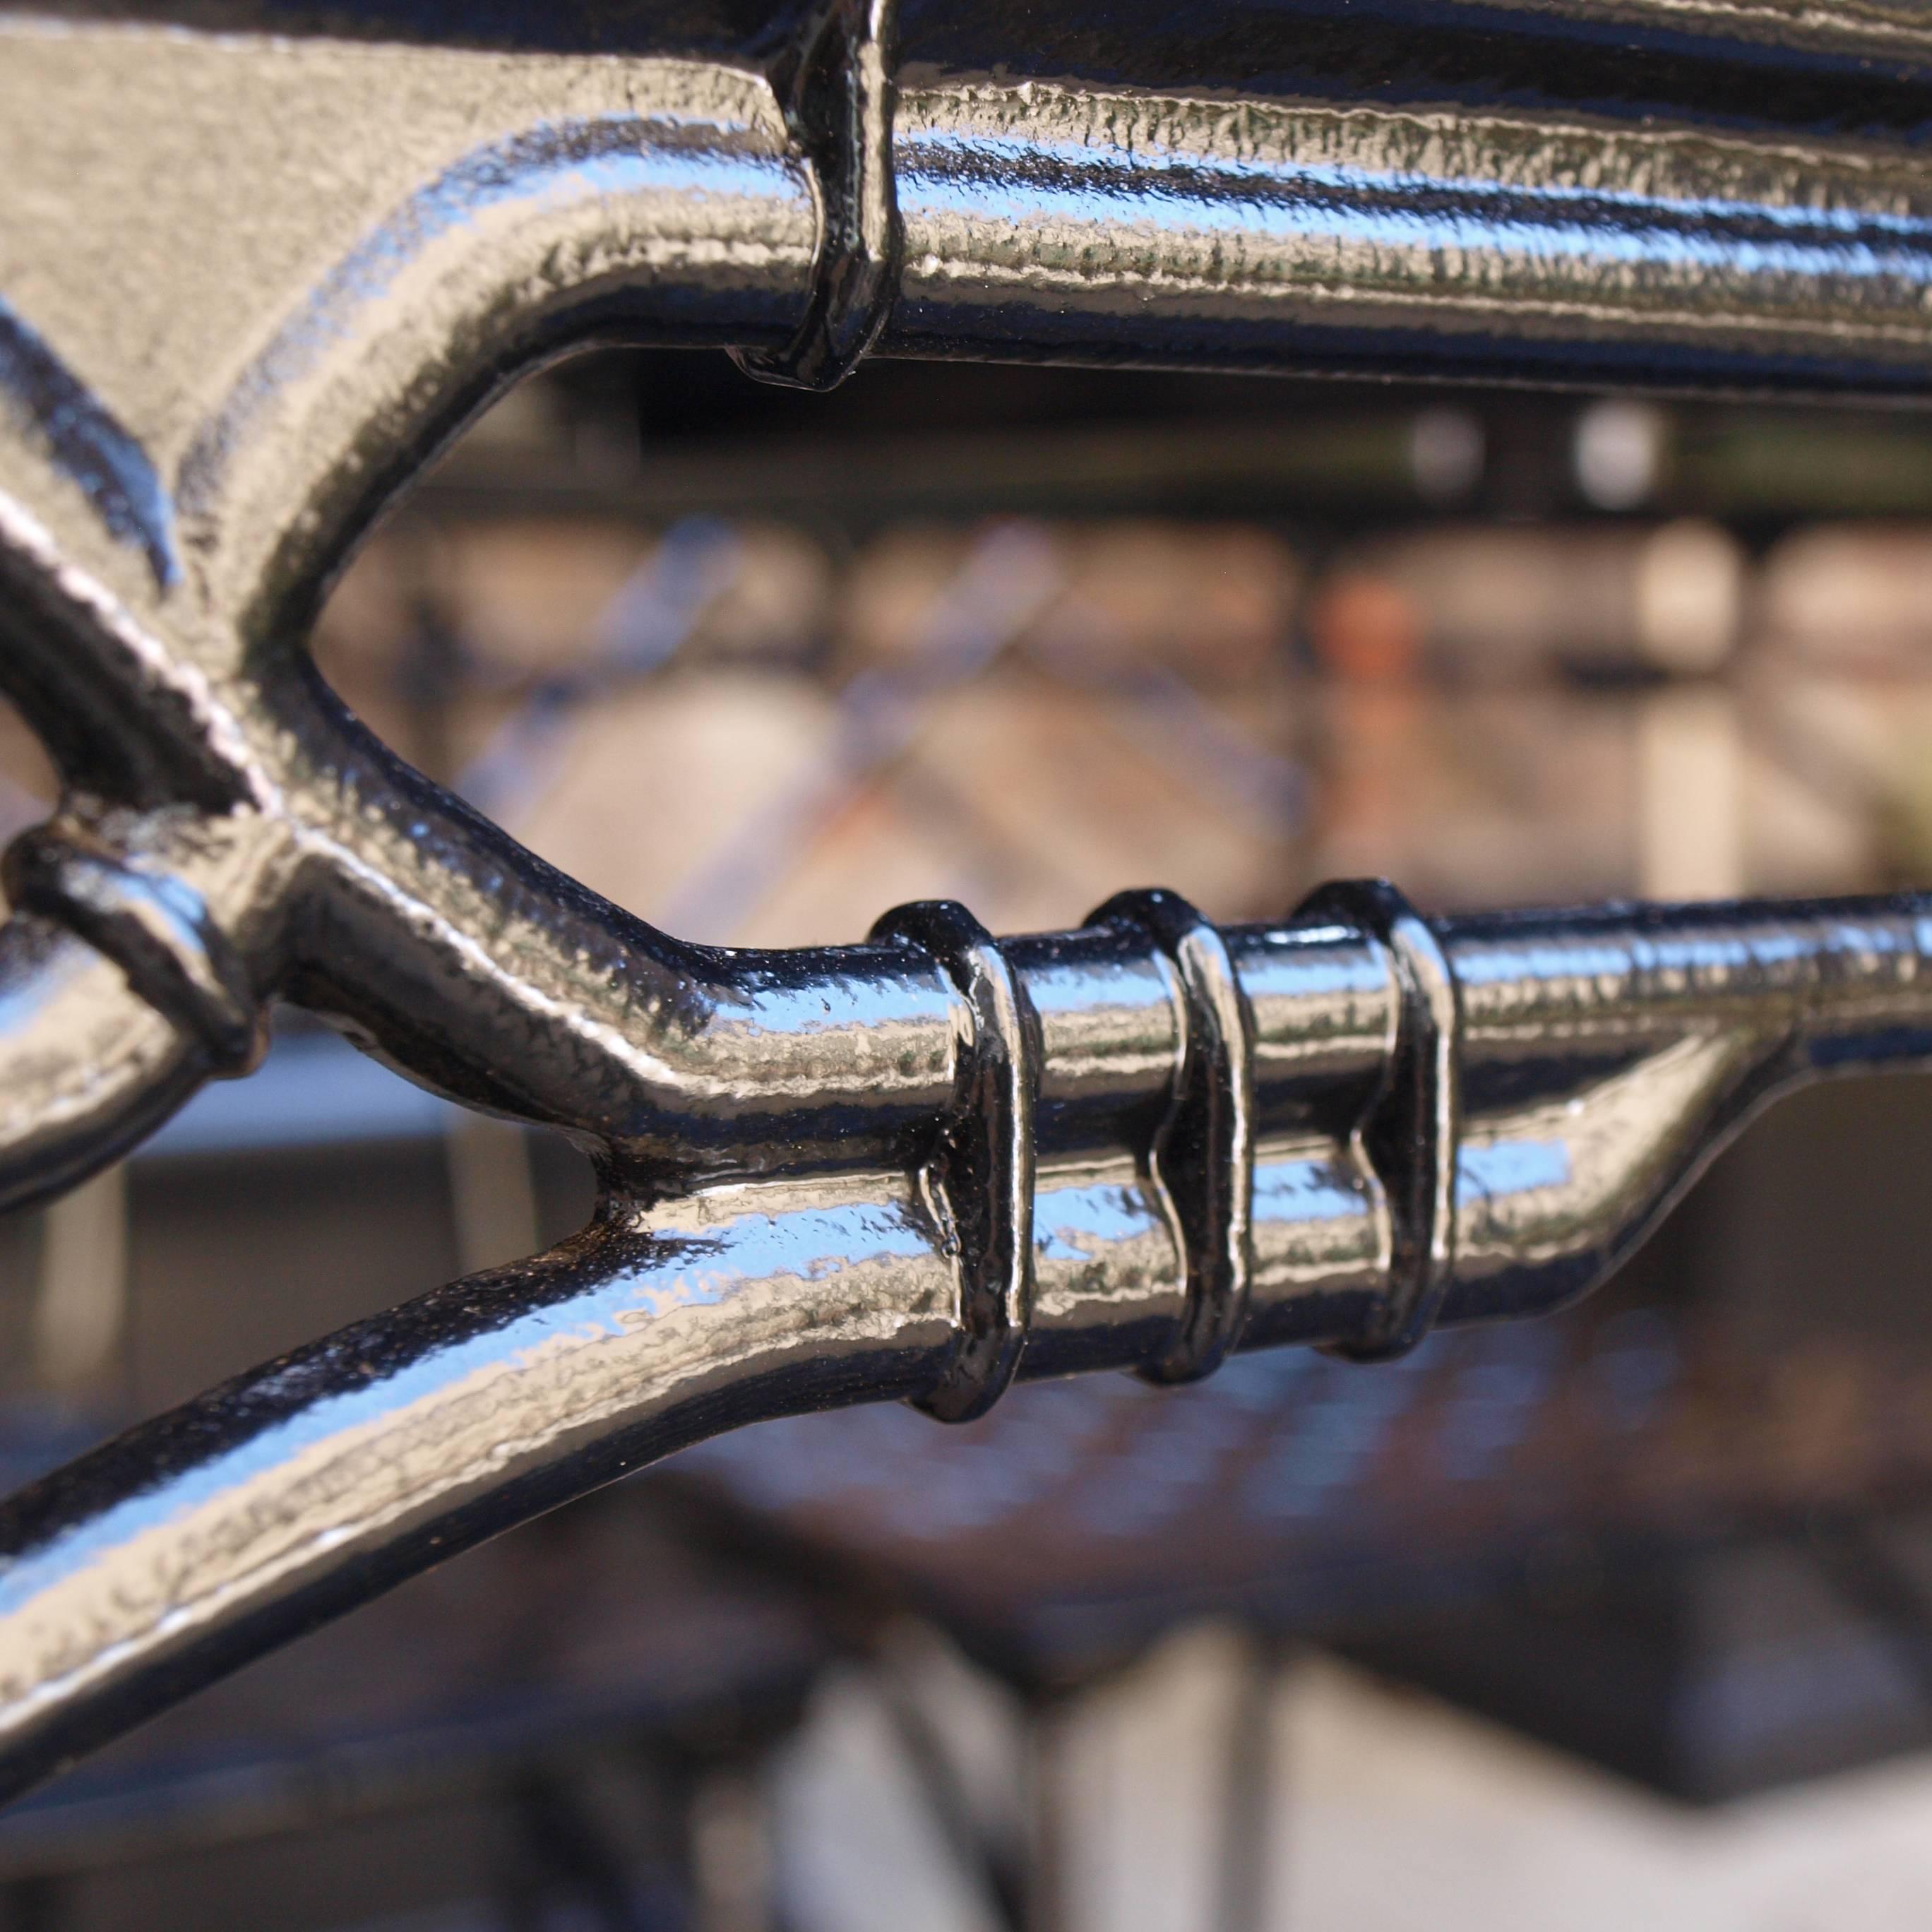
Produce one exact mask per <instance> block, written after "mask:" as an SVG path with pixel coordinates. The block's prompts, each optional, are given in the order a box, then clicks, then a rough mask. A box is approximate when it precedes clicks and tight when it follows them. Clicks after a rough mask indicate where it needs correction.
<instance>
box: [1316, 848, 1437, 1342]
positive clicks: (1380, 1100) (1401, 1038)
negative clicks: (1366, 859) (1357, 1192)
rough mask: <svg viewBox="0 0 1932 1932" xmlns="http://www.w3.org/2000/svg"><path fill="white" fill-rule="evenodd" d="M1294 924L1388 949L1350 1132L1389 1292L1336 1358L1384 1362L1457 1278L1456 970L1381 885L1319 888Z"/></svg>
mask: <svg viewBox="0 0 1932 1932" xmlns="http://www.w3.org/2000/svg"><path fill="white" fill-rule="evenodd" d="M1295 916H1296V918H1297V919H1322V920H1332V921H1334V922H1336V923H1337V924H1340V925H1347V926H1354V927H1355V928H1357V929H1358V930H1359V931H1360V932H1362V934H1363V935H1364V936H1365V937H1366V938H1368V939H1369V940H1370V941H1372V942H1373V943H1374V944H1376V945H1379V946H1380V947H1382V949H1383V950H1385V952H1386V953H1387V954H1388V958H1389V962H1390V965H1391V969H1392V971H1393V974H1394V979H1395V982H1396V986H1397V1017H1396V1037H1395V1041H1394V1046H1393V1048H1392V1049H1391V1052H1390V1055H1389V1062H1388V1071H1387V1074H1386V1076H1385V1079H1384V1080H1383V1082H1382V1085H1381V1087H1380V1088H1379V1091H1378V1092H1377V1094H1376V1097H1374V1099H1373V1100H1371V1101H1370V1103H1369V1106H1368V1109H1367V1112H1366V1113H1365V1115H1364V1117H1363V1118H1362V1120H1361V1123H1360V1124H1359V1125H1358V1129H1357V1134H1358V1139H1359V1140H1360V1142H1361V1146H1362V1148H1363V1150H1364V1153H1365V1154H1367V1158H1368V1161H1369V1164H1370V1167H1371V1168H1372V1169H1373V1171H1374V1172H1375V1175H1376V1178H1377V1180H1378V1181H1380V1182H1381V1184H1382V1190H1383V1193H1384V1196H1385V1199H1386V1200H1387V1202H1388V1213H1389V1232H1390V1242H1389V1279H1388V1292H1387V1293H1386V1294H1385V1296H1384V1297H1383V1299H1382V1304H1381V1306H1380V1308H1379V1312H1378V1314H1377V1316H1376V1322H1375V1325H1374V1326H1373V1328H1372V1329H1371V1330H1370V1332H1369V1333H1368V1334H1366V1335H1364V1336H1363V1337H1361V1338H1360V1339H1359V1340H1354V1341H1350V1342H1346V1343H1338V1344H1337V1345H1336V1347H1335V1349H1334V1352H1335V1353H1336V1354H1337V1355H1346V1356H1348V1357H1349V1358H1351V1359H1352V1360H1355V1361H1370V1362H1379V1361H1390V1360H1392V1359H1393V1358H1395V1357H1397V1356H1399V1355H1406V1354H1407V1353H1408V1352H1409V1350H1410V1349H1413V1348H1414V1347H1415V1346H1416V1344H1417V1343H1419V1342H1420V1341H1421V1340H1422V1338H1423V1337H1424V1336H1425V1335H1427V1334H1428V1332H1429V1331H1430V1328H1431V1326H1432V1325H1433V1324H1434V1322H1435V1320H1436V1314H1437V1312H1438V1311H1439V1310H1440V1308H1441V1307H1442V1301H1443V1298H1444V1297H1445V1295H1447V1294H1448V1292H1449V1289H1450V1286H1451V1283H1453V1282H1454V1280H1455V1276H1456V1177H1457V1165H1458V1161H1459V1159H1460V1151H1461V1139H1462V1127H1463V1096H1462V1070H1461V1069H1462V1054H1461V1042H1460V1030H1461V1005H1460V999H1459V998H1458V995H1457V989H1456V974H1455V969H1454V968H1453V967H1452V966H1451V965H1450V963H1449V958H1448V954H1447V953H1445V951H1444V950H1443V949H1442V944H1441V943H1440V941H1438V939H1437V938H1436V935H1435V932H1433V929H1431V928H1430V925H1429V922H1428V921H1427V920H1426V919H1424V918H1423V916H1421V913H1418V911H1417V910H1415V907H1413V906H1412V904H1410V903H1409V900H1408V898H1406V896H1405V895H1403V893H1402V892H1400V891H1399V890H1398V889H1397V888H1396V887H1395V886H1393V885H1391V884H1390V883H1389V882H1388V880H1386V879H1345V880H1337V882H1335V883H1333V884H1331V885H1326V886H1322V887H1321V888H1320V889H1318V890H1317V891H1316V892H1314V893H1313V895H1311V896H1310V898H1308V899H1307V900H1306V901H1304V903H1303V904H1302V905H1301V907H1300V908H1299V910H1298V911H1297V913H1296V914H1295Z"/></svg>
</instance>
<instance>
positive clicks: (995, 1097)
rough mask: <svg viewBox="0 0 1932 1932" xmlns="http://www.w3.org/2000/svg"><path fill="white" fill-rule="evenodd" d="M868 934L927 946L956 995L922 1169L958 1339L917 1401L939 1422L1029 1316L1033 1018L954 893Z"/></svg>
mask: <svg viewBox="0 0 1932 1932" xmlns="http://www.w3.org/2000/svg"><path fill="white" fill-rule="evenodd" d="M871 937H872V938H873V939H874V941H886V942H896V943H898V944H902V945H910V946H914V947H918V948H919V950H921V951H922V952H924V953H926V954H928V955H929V956H930V957H931V958H932V959H934V960H935V962H938V965H940V966H941V968H943V969H944V972H945V974H946V977H947V981H948V983H950V986H951V987H952V989H953V992H954V995H955V998H954V1001H953V1007H954V1013H955V1016H956V1027H957V1030H958V1040H959V1050H958V1067H959V1075H958V1079H957V1082H956V1096H955V1100H954V1104H953V1109H952V1111H951V1113H950V1115H949V1117H948V1118H947V1121H945V1122H944V1124H943V1125H942V1127H941V1130H940V1134H939V1138H938V1142H937V1143H936V1145H935V1148H934V1151H933V1154H932V1158H931V1160H929V1163H928V1164H927V1167H926V1172H927V1175H928V1177H929V1180H930V1181H932V1183H933V1184H935V1187H936V1190H937V1192H938V1195H939V1197H940V1202H941V1205H942V1206H943V1209H944V1213H945V1214H946V1215H947V1217H948V1218H949V1219H950V1221H951V1223H952V1226H951V1229H950V1235H951V1237H952V1239H953V1243H954V1244H955V1248H956V1253H955V1259H954V1266H955V1268H956V1272H957V1276H958V1280H959V1346H958V1349H957V1350H956V1353H955V1355H954V1356H953V1362H952V1364H951V1366H950V1367H949V1369H948V1370H947V1373H946V1375H945V1376H944V1379H942V1380H941V1382H940V1384H939V1385H938V1387H937V1388H935V1389H933V1390H932V1391H930V1392H929V1394H926V1395H924V1396H922V1397H919V1399H918V1406H919V1407H920V1408H922V1409H925V1410H926V1412H928V1413H929V1415H934V1416H936V1417H938V1419H939V1420H940V1421H942V1422H970V1421H972V1420H973V1418H974V1417H976V1416H980V1415H985V1414H986V1411H987V1410H988V1409H991V1408H992V1406H993V1404H994V1403H995V1402H997V1401H998V1400H999V1398H1000V1397H1001V1395H1003V1394H1004V1393H1005V1391H1006V1390H1007V1386H1008V1385H1009V1384H1010V1383H1011V1382H1012V1381H1013V1377H1014V1375H1015V1373H1016V1372H1017V1371H1018V1370H1019V1363H1020V1357H1021V1356H1022V1354H1023V1353H1024V1352H1025V1349H1026V1340H1027V1330H1028V1326H1029V1325H1030V1324H1031V1322H1032V1319H1033V1301H1034V1246H1033V1209H1034V1149H1035V1145H1036V1143H1035V1139H1034V1113H1035V1110H1036V1106H1037V1100H1038V1097H1039V1094H1040V1059H1041V1052H1040V1022H1039V1019H1038V1016H1037V1015H1036V1014H1035V1013H1034V1010H1033V1002H1032V1001H1031V1000H1030V999H1029V998H1028V996H1027V991H1026V988H1025V985H1024V984H1023V983H1022V981H1021V979H1020V977H1019V974H1017V973H1016V972H1015V971H1013V965H1012V963H1011V962H1010V961H1009V960H1008V959H1007V956H1006V954H1005V953H1004V952H1003V951H1002V950H1001V947H1000V944H999V942H998V941H997V940H996V939H995V938H994V937H993V935H992V934H991V933H990V932H988V931H987V930H986V928H985V927H984V926H982V925H981V924H980V922H979V921H978V920H977V919H975V918H974V916H973V915H972V914H971V913H970V912H968V910H966V908H965V907H964V906H963V905H960V904H958V903H957V902H956V901H953V900H951V899H925V900H918V901H914V902H913V904H910V905H902V906H898V907H894V909H893V910H892V911H890V912H889V913H886V915H885V916H883V918H882V919H880V920H879V922H878V923H877V925H876V926H874V927H873V929H872V932H871Z"/></svg>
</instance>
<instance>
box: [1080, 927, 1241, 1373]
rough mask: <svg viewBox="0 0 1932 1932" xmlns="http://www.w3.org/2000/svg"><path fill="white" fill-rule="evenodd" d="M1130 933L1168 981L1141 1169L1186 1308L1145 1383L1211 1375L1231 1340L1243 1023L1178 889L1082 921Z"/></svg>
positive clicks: (1237, 1297)
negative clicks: (1176, 1001) (1174, 1053)
mask: <svg viewBox="0 0 1932 1932" xmlns="http://www.w3.org/2000/svg"><path fill="white" fill-rule="evenodd" d="M1088 924H1089V925H1090V926H1109V925H1111V926H1128V927H1130V928H1132V929H1134V930H1135V931H1136V932H1139V933H1140V934H1141V935H1143V936H1144V937H1145V938H1146V939H1148V941H1150V942H1151V944H1153V946H1154V948H1155V950H1157V952H1159V953H1160V954H1161V955H1162V956H1164V957H1165V958H1166V959H1167V961H1168V962H1169V964H1170V965H1172V967H1173V968H1174V971H1175V977H1176V978H1177V979H1178V980H1179V981H1180V983H1181V1013H1180V1017H1181V1052H1180V1054H1179V1055H1178V1061H1177V1064H1176V1068H1175V1079H1174V1084H1173V1087H1172V1091H1171V1094H1170V1097H1169V1103H1168V1107H1167V1111H1166V1114H1165V1115H1164V1116H1163V1118H1162V1119H1161V1121H1160V1124H1158V1126H1157V1127H1156V1128H1155V1129H1154V1133H1153V1135H1152V1136H1151V1140H1150V1142H1149V1145H1148V1151H1147V1154H1146V1169H1147V1175H1148V1180H1149V1181H1150V1182H1151V1184H1152V1185H1153V1187H1154V1189H1155V1190H1156V1192H1157V1194H1158V1195H1159V1196H1160V1199H1161V1202H1162V1205H1163V1208H1165V1209H1166V1213H1167V1217H1168V1219H1169V1223H1170V1224H1171V1225H1172V1226H1173V1227H1174V1228H1175V1229H1176V1231H1177V1232H1178V1235H1179V1238H1180V1245H1181V1259H1182V1265H1183V1266H1184V1269H1185V1271H1186V1275H1187V1307H1186V1309H1185V1310H1184V1313H1182V1316H1181V1321H1180V1323H1179V1325H1178V1328H1177V1331H1176V1333H1175V1339H1174V1341H1173V1343H1172V1346H1170V1347H1169V1349H1168V1350H1167V1352H1166V1353H1165V1354H1163V1355H1161V1356H1160V1357H1159V1358H1157V1359H1156V1360H1155V1361H1152V1362H1151V1363H1149V1364H1147V1365H1146V1366H1145V1369H1144V1370H1143V1373H1145V1375H1146V1376H1147V1377H1148V1379H1149V1380H1150V1381H1154V1382H1193V1381H1196V1380H1198V1379H1199V1378H1200V1377H1202V1376H1206V1375H1211V1374H1212V1373H1214V1370H1216V1369H1217V1368H1219V1367H1220V1365H1221V1364H1222V1363H1223V1361H1225V1360H1226V1358H1227V1357H1228V1355H1229V1353H1230V1352H1232V1350H1233V1349H1235V1347H1236V1346H1237V1345H1238V1343H1239V1342H1240V1340H1241V1329H1242V1327H1243V1325H1244V1323H1245V1322H1247V1313H1248V1298H1249V1293H1250V1287H1251V1285H1252V1283H1253V1278H1254V1194H1255V1147H1254V1136H1255V1038H1254V1035H1255V1025H1254V1016H1253V1013H1252V1012H1251V1011H1250V1009H1249V1006H1248V1001H1247V995H1246V994H1245V993H1244V992H1243V991H1242V989H1241V975H1240V974H1239V973H1238V971H1236V970H1235V962H1234V960H1233V958H1232V956H1231V955H1230V954H1229V951H1228V947H1227V942H1226V941H1225V940H1224V939H1223V938H1222V936H1221V934H1220V930H1219V929H1218V928H1217V927H1216V926H1214V925H1213V924H1212V923H1211V922H1210V921H1209V920H1208V919H1206V918H1205V917H1204V916H1202V913H1199V911H1197V910H1196V908H1195V907H1193V906H1192V905H1190V904H1189V903H1188V901H1187V900H1186V899H1184V898H1182V897H1181V895H1180V894H1179V893H1178V892H1165V891H1160V890H1155V891H1151V892H1122V893H1120V894H1118V895H1116V896H1115V898H1111V899H1109V900H1108V901H1107V902H1106V904H1104V905H1103V906H1102V907H1100V908H1099V909H1098V910H1097V911H1096V912H1095V913H1094V914H1093V915H1092V916H1091V918H1090V919H1088Z"/></svg>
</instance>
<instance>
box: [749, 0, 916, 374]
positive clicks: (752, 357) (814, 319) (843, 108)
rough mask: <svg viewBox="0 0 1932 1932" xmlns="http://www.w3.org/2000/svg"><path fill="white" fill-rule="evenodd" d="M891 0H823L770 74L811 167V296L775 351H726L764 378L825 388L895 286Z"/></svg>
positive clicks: (875, 326) (855, 351)
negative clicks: (815, 226) (815, 216)
mask: <svg viewBox="0 0 1932 1932" xmlns="http://www.w3.org/2000/svg"><path fill="white" fill-rule="evenodd" d="M896 46H897V36H896V31H895V17H894V0H832V4H831V5H829V6H827V7H826V9H825V10H824V11H823V13H820V15H819V17H817V20H815V21H814V23H813V24H812V26H811V28H810V29H809V30H808V31H807V33H806V34H805V35H804V37H802V40H801V41H800V42H799V50H798V54H797V57H796V65H795V66H794V67H793V68H792V69H791V70H790V72H789V73H788V74H784V75H782V76H780V77H778V86H779V87H780V90H781V95H782V96H783V98H784V107H785V118H786V120H787V123H788V124H790V128H791V130H792V133H793V136H794V138H795V139H796V140H797V141H798V142H799V145H800V146H801V147H802V148H803V149H804V150H805V156H806V158H807V159H808V160H809V161H810V163H811V171H812V176H813V179H814V182H815V184H816V187H817V197H818V210H819V223H820V227H819V245H818V255H817V260H816V261H815V262H814V264H813V267H812V289H811V296H810V298H809V299H808V302H807V303H806V305H805V315H804V318H803V320H802V321H801V322H800V323H799V326H798V332H797V333H796V335H793V338H792V339H791V341H790V342H788V343H787V344H785V345H784V347H783V348H781V349H776V350H748V349H741V350H733V355H734V356H736V359H737V361H738V364H739V367H740V368H742V369H743V370H744V371H745V374H747V375H748V376H753V377H756V378H757V380H759V381H760V382H763V383H780V384H782V385H784V386H786V387H787V388H790V389H820V390H823V389H836V388H837V387H838V385H839V384H840V383H842V382H844V380H845V379H846V377H848V376H849V375H850V374H852V372H853V370H855V369H856V368H858V366H859V364H860V363H861V362H863V361H864V360H865V356H866V355H867V353H868V352H869V351H870V350H871V347H872V345H873V344H874V343H875V342H876V341H877V340H878V339H879V335H880V331H881V330H883V329H884V327H885V326H886V318H887V317H889V315H890V314H891V313H892V304H893V302H894V301H895V299H896V297H897V296H898V280H899V263H900V257H901V239H900V228H899V217H898V188H897V184H896V182H895V176H894V172H893V155H892V115H893V110H894V107H895V102H896V98H897V89H896V86H895V81H894V78H893V67H894V65H895V52H896Z"/></svg>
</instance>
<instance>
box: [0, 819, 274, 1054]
mask: <svg viewBox="0 0 1932 1932" xmlns="http://www.w3.org/2000/svg"><path fill="white" fill-rule="evenodd" d="M5 875H6V887H7V895H8V897H9V898H10V900H11V901H12V902H13V904H15V905H16V906H18V907H21V908H22V909H23V910H27V911H31V912H37V913H42V914H43V915H44V916H46V917H48V918H50V919H57V920H58V921H59V922H61V923H62V925H64V926H67V927H68V929H70V930H71V931H72V932H75V933H77V935H79V936H80V938H83V939H84V940H86V941H87V943H88V944H89V945H90V946H92V947H94V948H95V950H96V951H97V952H98V953H101V954H102V955H103V956H104V957H106V958H107V959H111V960H113V962H114V963H115V965H117V966H118V967H119V968H121V971H122V972H124V974H126V975H127V982H128V984H129V985H130V986H132V987H133V989H134V990H135V992H137V993H138V994H139V995H140V996H141V997H142V999H144V1000H145V1001H147V1003H148V1004H149V1005H150V1006H151V1007H153V1008H154V1010H155V1011H156V1012H157V1013H160V1014H161V1015H162V1016H163V1017H164V1018H166V1019H167V1020H168V1021H169V1022H170V1023H171V1024H172V1025H174V1026H175V1027H176V1028H178V1029H179V1030H180V1031H181V1032H183V1033H184V1034H187V1035H189V1036H190V1037H191V1038H193V1040H195V1041H196V1043H198V1044H199V1046H200V1048H201V1049H202V1052H203V1054H204V1055H205V1056H206V1058H207V1061H208V1066H209V1068H210V1070H211V1071H212V1072H214V1073H217V1074H238V1073H248V1072H250V1071H251V1070H253V1069H254V1067H255V1066H256V1065H257V1064H258V1063H259V1062H260V1059H261V1058H262V1055H263V1052H264V1051H266V1047H267V1044H268V1033H267V1025H266V1016H265V1015H264V1013H263V1008H262V1006H261V1003H260V1001H258V1000H257V998H256V996H255V990H254V985H253V983H252V981H251V977H250V975H249V972H248V967H247V965H246V964H245V962H244V961H243V960H242V957H241V956H240V955H239V953H237V952H236V950H235V948H234V947H233V946H232V945H231V944H229V941H228V939H227V937H226V935H225V934H223V932H222V931H221V929H220V927H219V926H217V925H216V924H215V922H214V919H212V918H211V916H209V913H208V908H207V906H206V905H205V903H204V902H203V901H202V898H201V895H199V893H198V892H196V891H195V890H194V889H193V887H192V886H189V885H188V884H187V883H185V882H184V881H183V880H180V879H178V878H174V877H158V876H156V875H154V874H149V873H147V872H143V871H139V870H138V869H137V868H135V867H133V866H132V865H128V864H127V862H125V861H124V860H122V859H118V858H116V857H115V856H113V854H112V853H107V852H104V851H101V850H96V849H94V848H92V847H88V846H86V845H83V844H79V843H77V842H76V841H74V840H72V839H70V838H67V837H65V836H64V835H62V834H61V833H59V832H55V831H52V830H49V829H47V828H45V827H42V828H40V829H37V830H35V831H33V832H28V833H26V835H23V837H21V838H18V839H17V840H16V841H14V842H13V845H12V846H11V847H10V848H9V849H8V850H7V856H6V861H5Z"/></svg>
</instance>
